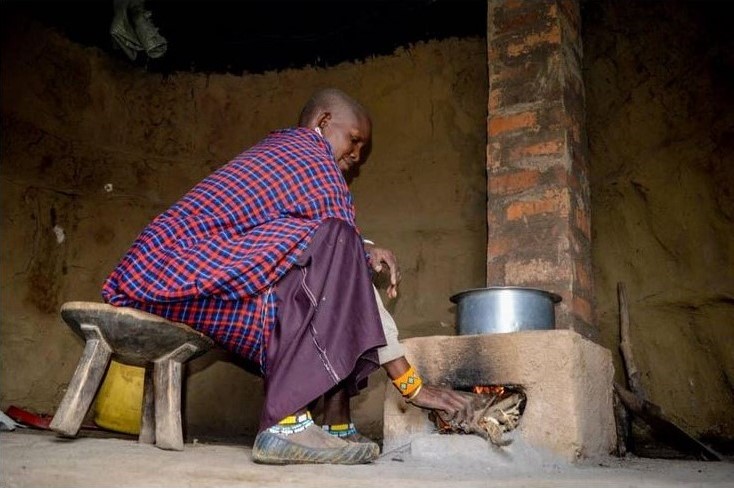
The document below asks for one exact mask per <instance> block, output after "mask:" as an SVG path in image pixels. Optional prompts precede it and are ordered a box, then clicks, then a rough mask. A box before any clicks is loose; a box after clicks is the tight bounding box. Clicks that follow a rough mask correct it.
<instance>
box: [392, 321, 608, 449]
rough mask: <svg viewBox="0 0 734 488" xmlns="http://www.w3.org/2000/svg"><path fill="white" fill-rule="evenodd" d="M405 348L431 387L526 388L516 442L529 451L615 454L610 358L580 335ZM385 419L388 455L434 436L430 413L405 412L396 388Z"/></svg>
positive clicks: (519, 335)
mask: <svg viewBox="0 0 734 488" xmlns="http://www.w3.org/2000/svg"><path fill="white" fill-rule="evenodd" d="M403 343H404V344H405V346H406V350H407V353H406V356H407V358H408V360H409V361H410V362H411V364H413V365H414V366H415V367H416V368H417V369H418V371H420V373H421V375H422V376H423V378H424V380H425V381H426V382H428V383H430V384H440V385H445V386H451V387H452V388H456V389H469V388H471V387H472V386H474V385H518V386H521V387H522V388H523V389H524V391H525V394H526V395H527V404H526V407H525V411H524V413H523V416H522V418H521V419H520V423H519V425H518V427H517V429H515V431H514V434H515V435H519V436H521V437H522V440H523V442H524V443H525V444H527V445H530V446H534V447H537V448H539V449H544V450H547V451H549V452H552V453H553V454H554V455H557V456H558V457H559V458H562V459H565V460H567V461H575V460H577V459H580V458H588V457H597V456H606V455H608V454H609V453H610V452H612V451H613V450H614V448H615V446H616V431H615V423H614V413H613V407H612V394H613V393H612V391H613V390H612V382H613V375H614V367H613V365H612V355H611V352H610V351H609V350H607V349H605V348H603V347H601V346H599V345H598V344H595V343H594V342H591V341H590V340H588V339H585V338H584V337H582V336H581V335H580V334H578V333H576V332H573V331H571V330H550V331H526V332H514V333H507V334H490V335H465V336H432V337H419V338H413V339H407V340H404V341H403ZM384 411H385V414H384V415H385V418H384V449H383V450H384V451H385V452H387V451H391V450H394V449H398V448H401V447H402V446H406V445H410V443H411V442H412V441H414V440H416V439H418V438H420V437H425V434H427V433H430V432H433V431H435V428H434V426H433V424H432V423H431V422H430V421H429V420H428V416H427V415H426V412H425V411H422V410H420V409H417V408H413V407H410V406H409V405H406V403H405V402H404V401H403V400H402V398H401V397H400V395H399V394H398V393H397V391H395V389H394V388H387V394H386V399H385V410H384ZM442 437H444V436H442ZM445 437H453V436H445ZM472 437H475V436H472ZM477 439H479V438H477Z"/></svg>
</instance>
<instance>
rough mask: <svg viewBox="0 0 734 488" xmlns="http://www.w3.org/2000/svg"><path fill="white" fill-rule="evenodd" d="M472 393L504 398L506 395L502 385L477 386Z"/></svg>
mask: <svg viewBox="0 0 734 488" xmlns="http://www.w3.org/2000/svg"><path fill="white" fill-rule="evenodd" d="M472 393H478V394H481V395H497V396H502V395H503V394H504V393H505V387H504V386H502V385H476V386H474V387H472Z"/></svg>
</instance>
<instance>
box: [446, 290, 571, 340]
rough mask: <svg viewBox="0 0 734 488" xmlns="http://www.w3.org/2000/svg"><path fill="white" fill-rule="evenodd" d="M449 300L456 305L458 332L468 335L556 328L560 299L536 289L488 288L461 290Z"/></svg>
mask: <svg viewBox="0 0 734 488" xmlns="http://www.w3.org/2000/svg"><path fill="white" fill-rule="evenodd" d="M450 300H451V301H452V302H454V303H455V304H456V305H457V307H456V328H457V333H458V334H459V335H470V334H494V333H500V332H518V331H521V330H552V329H555V327H556V313H555V304H556V303H558V302H560V301H561V297H560V296H558V295H556V294H555V293H550V292H547V291H544V290H539V289H536V288H523V287H518V286H491V287H488V288H476V289H473V290H465V291H462V292H460V293H457V294H456V295H453V296H452V297H451V298H450Z"/></svg>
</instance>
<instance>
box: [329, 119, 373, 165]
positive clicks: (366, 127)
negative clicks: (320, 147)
mask: <svg viewBox="0 0 734 488" xmlns="http://www.w3.org/2000/svg"><path fill="white" fill-rule="evenodd" d="M320 127H321V133H322V134H323V135H324V138H325V139H326V140H327V141H328V142H329V145H330V146H331V150H332V152H333V153H334V158H335V159H336V162H337V164H338V165H339V169H341V171H342V173H347V172H348V171H349V170H350V169H352V168H353V167H354V166H356V165H358V164H362V163H364V162H365V161H366V160H367V156H368V155H369V150H368V149H369V145H370V141H371V139H372V123H371V122H370V120H369V119H368V118H367V117H365V116H363V115H358V114H355V113H354V112H353V111H352V110H348V109H344V110H335V111H334V112H333V113H332V114H330V117H328V118H327V119H325V120H324V121H323V122H322V124H320Z"/></svg>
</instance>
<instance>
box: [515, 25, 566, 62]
mask: <svg viewBox="0 0 734 488" xmlns="http://www.w3.org/2000/svg"><path fill="white" fill-rule="evenodd" d="M560 43H561V27H560V26H559V25H558V24H557V23H554V25H553V26H552V27H551V28H550V30H547V31H545V32H535V33H532V34H529V35H527V36H525V38H524V39H523V40H522V41H521V42H518V43H514V44H509V45H508V46H507V54H508V55H509V56H510V57H513V58H514V57H517V56H520V55H523V54H528V53H530V52H531V51H532V49H533V48H534V47H536V46H540V45H544V44H559V45H560Z"/></svg>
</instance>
